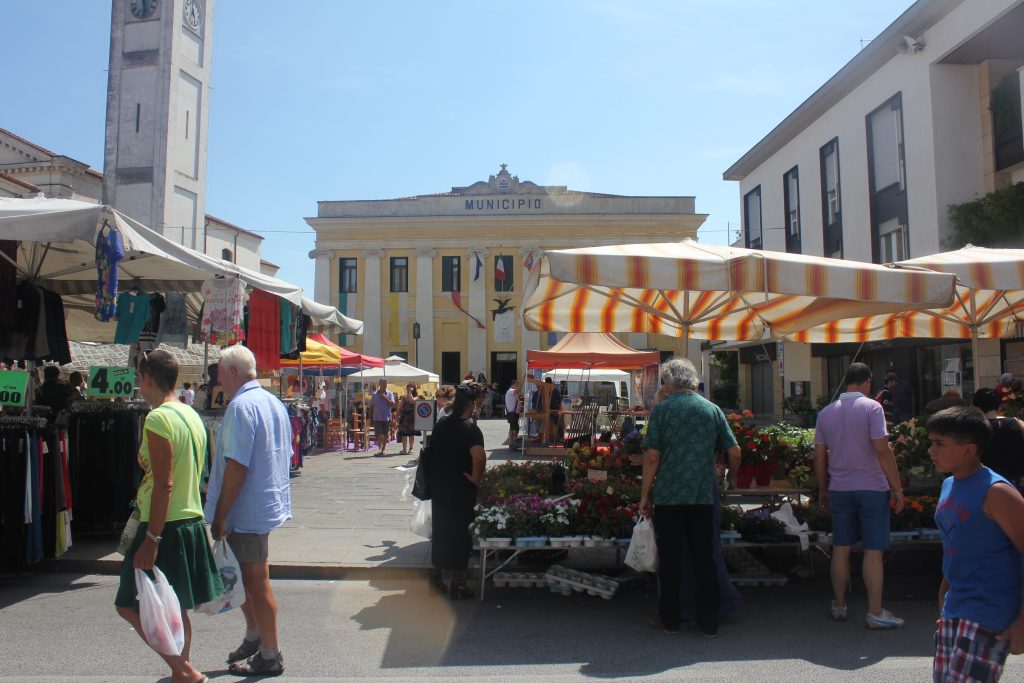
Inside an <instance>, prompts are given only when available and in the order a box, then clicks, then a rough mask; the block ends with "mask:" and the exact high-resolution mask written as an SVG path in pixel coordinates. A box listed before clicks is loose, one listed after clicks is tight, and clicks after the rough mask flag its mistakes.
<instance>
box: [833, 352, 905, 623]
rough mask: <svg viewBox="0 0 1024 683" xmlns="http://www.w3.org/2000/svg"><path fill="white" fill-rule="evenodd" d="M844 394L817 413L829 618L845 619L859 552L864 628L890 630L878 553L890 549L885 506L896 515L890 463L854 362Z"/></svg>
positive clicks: (899, 498) (899, 491) (865, 371)
mask: <svg viewBox="0 0 1024 683" xmlns="http://www.w3.org/2000/svg"><path fill="white" fill-rule="evenodd" d="M844 383H845V384H846V392H845V393H843V394H840V396H839V398H838V399H837V400H835V401H833V402H832V403H830V404H829V405H828V406H826V407H825V409H824V410H822V411H821V414H820V415H818V423H817V428H816V430H815V435H814V471H815V473H816V474H817V477H818V504H819V505H820V506H821V509H822V510H825V511H829V510H831V512H832V533H833V544H834V547H833V551H832V591H833V593H834V594H835V599H834V600H833V601H832V618H833V619H834V620H836V621H846V614H847V608H846V589H847V586H849V584H850V551H851V550H852V547H853V545H854V544H856V543H857V541H862V542H863V546H864V566H863V574H864V585H865V587H866V588H867V592H868V613H867V617H866V618H865V622H864V624H865V626H867V627H868V628H875V629H891V628H900V627H901V626H903V620H902V619H900V618H899V617H897V616H896V615H894V614H893V613H892V612H890V611H889V610H887V609H883V608H882V583H883V580H884V572H883V568H882V567H883V565H882V553H883V552H885V551H886V550H888V549H889V503H890V500H891V501H892V504H893V506H894V509H895V510H896V513H897V514H899V513H900V512H901V511H902V510H903V505H904V498H903V488H902V487H901V486H900V476H899V471H898V470H897V469H896V458H895V456H893V453H892V448H891V447H890V446H889V439H888V433H887V432H886V430H885V413H884V412H883V410H882V406H881V405H879V404H878V402H876V401H874V400H873V399H871V398H869V396H870V395H871V368H869V367H868V366H867V365H865V364H864V363H854V364H853V365H851V366H850V367H849V369H848V370H847V371H846V378H845V380H844Z"/></svg>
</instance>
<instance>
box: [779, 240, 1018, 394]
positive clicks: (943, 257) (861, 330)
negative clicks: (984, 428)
mask: <svg viewBox="0 0 1024 683" xmlns="http://www.w3.org/2000/svg"><path fill="white" fill-rule="evenodd" d="M893 265H894V266H895V267H897V268H901V269H902V268H928V269H930V270H934V271H938V272H941V273H949V274H953V275H955V276H956V279H957V285H956V295H955V297H954V299H953V302H952V304H951V305H949V306H937V307H931V308H926V309H923V310H908V311H898V312H894V313H888V314H874V315H865V316H862V317H851V318H844V319H840V320H835V321H832V322H828V323H824V324H821V325H817V326H815V327H812V328H810V329H807V330H804V331H801V332H797V333H795V334H793V335H790V338H791V339H793V340H795V341H808V342H850V341H853V342H857V341H872V340H876V339H896V338H902V337H927V338H935V339H970V340H971V347H972V352H973V353H974V357H975V358H977V346H978V340H979V339H1002V338H1016V337H1021V336H1024V325H1022V323H1024V249H988V248H985V247H975V246H972V245H968V246H966V247H964V248H963V249H957V250H956V251H948V252H943V253H939V254H932V255H931V256H921V257H919V258H915V259H909V260H907V261H900V262H898V263H895V264H893ZM974 386H975V387H979V386H981V383H980V377H979V367H978V363H977V362H975V363H974Z"/></svg>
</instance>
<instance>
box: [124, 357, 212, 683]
mask: <svg viewBox="0 0 1024 683" xmlns="http://www.w3.org/2000/svg"><path fill="white" fill-rule="evenodd" d="M138 379H139V389H140V391H141V392H142V396H143V398H145V399H146V402H147V403H149V405H150V406H152V408H153V409H152V410H151V411H150V412H149V414H148V415H147V416H146V422H145V425H144V426H143V439H142V445H141V447H140V448H139V458H138V459H139V467H141V468H142V472H143V476H142V481H141V482H140V484H139V488H138V493H137V494H136V497H135V505H136V507H137V509H138V511H139V521H140V524H139V528H138V531H137V533H136V535H135V540H133V541H132V543H131V545H130V546H129V548H128V551H127V552H126V553H125V556H124V561H123V562H122V563H121V580H120V584H119V585H118V589H117V596H116V597H115V598H114V604H115V605H116V607H117V613H118V614H119V615H121V617H122V618H123V619H124V620H125V621H127V622H128V623H129V624H131V625H132V627H133V628H134V629H135V632H136V633H138V634H139V636H140V637H141V638H142V639H143V640H144V641H145V640H146V636H145V635H143V630H142V621H141V618H140V616H139V602H138V598H137V595H138V587H137V586H136V585H135V570H136V569H143V570H145V571H147V572H149V573H150V575H151V576H152V570H153V567H159V568H160V571H161V572H163V573H164V575H166V577H167V580H168V582H170V584H171V587H172V588H173V589H174V593H175V595H177V596H178V602H179V603H180V604H181V622H182V625H183V627H184V632H185V645H184V647H183V648H182V650H181V655H180V656H176V657H175V656H170V655H163V654H161V655H160V656H161V657H163V660H164V661H165V662H167V664H168V666H170V667H171V679H172V680H174V681H189V682H194V681H207V680H208V679H207V677H206V676H204V675H203V674H202V672H200V671H198V670H196V668H195V667H194V666H192V664H191V663H189V656H190V651H191V646H192V624H191V622H190V621H189V617H188V611H189V610H190V609H192V608H193V607H195V606H196V605H200V604H202V603H204V602H209V601H210V600H213V599H215V598H216V597H217V596H219V595H220V594H221V593H222V592H223V590H224V586H223V584H222V583H221V580H220V573H219V572H218V571H217V565H216V562H215V561H214V559H213V553H212V552H211V551H210V544H209V542H208V541H207V538H206V525H205V524H204V523H203V506H202V502H201V499H200V495H199V480H200V477H201V476H202V472H203V466H204V463H205V461H206V428H205V427H204V426H203V421H202V420H201V419H200V418H199V415H198V413H196V411H195V410H193V409H192V408H191V407H190V406H187V405H185V404H184V403H181V402H180V401H178V400H177V394H176V393H175V390H174V388H175V385H176V384H177V382H178V363H177V361H175V360H174V356H172V355H171V354H169V353H167V352H166V351H161V350H159V349H158V350H156V351H149V352H144V353H143V354H142V356H141V360H140V362H139V366H138ZM146 644H147V645H148V644H149V643H148V641H147V643H146ZM158 654H159V653H158Z"/></svg>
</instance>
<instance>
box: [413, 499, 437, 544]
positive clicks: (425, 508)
mask: <svg viewBox="0 0 1024 683" xmlns="http://www.w3.org/2000/svg"><path fill="white" fill-rule="evenodd" d="M432 510H433V507H431V505H430V501H429V500H418V501H416V508H415V509H414V511H413V513H412V519H410V520H409V529H411V530H412V532H413V533H414V534H416V535H417V536H422V537H423V538H430V534H431V532H432V531H433V521H432Z"/></svg>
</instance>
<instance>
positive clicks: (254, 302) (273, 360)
mask: <svg viewBox="0 0 1024 683" xmlns="http://www.w3.org/2000/svg"><path fill="white" fill-rule="evenodd" d="M245 345H246V346H248V347H249V350H250V351H252V353H253V355H254V356H256V367H258V368H261V369H265V370H266V369H270V368H278V367H280V366H281V305H280V304H279V303H278V298H277V297H276V296H274V295H273V294H270V293H268V292H264V291H263V290H261V289H254V290H253V291H252V293H251V294H250V295H249V317H248V326H247V332H246V339H245Z"/></svg>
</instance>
